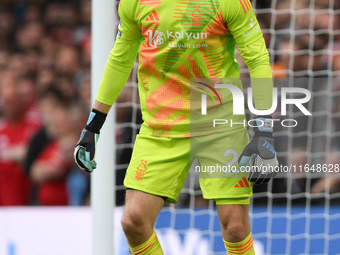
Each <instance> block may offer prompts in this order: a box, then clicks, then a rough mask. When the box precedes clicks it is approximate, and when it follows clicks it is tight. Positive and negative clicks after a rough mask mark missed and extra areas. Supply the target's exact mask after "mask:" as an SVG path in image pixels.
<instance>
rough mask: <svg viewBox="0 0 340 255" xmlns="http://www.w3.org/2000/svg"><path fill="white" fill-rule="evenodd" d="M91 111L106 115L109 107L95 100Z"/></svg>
mask: <svg viewBox="0 0 340 255" xmlns="http://www.w3.org/2000/svg"><path fill="white" fill-rule="evenodd" d="M93 109H96V110H97V111H99V112H102V113H105V114H107V113H108V112H109V111H110V109H111V105H107V104H103V103H101V102H99V101H98V100H97V99H96V100H95V102H94V104H93Z"/></svg>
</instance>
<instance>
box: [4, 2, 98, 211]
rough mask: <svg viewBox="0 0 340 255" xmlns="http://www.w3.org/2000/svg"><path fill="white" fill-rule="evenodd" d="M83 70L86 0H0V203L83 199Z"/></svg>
mask: <svg viewBox="0 0 340 255" xmlns="http://www.w3.org/2000/svg"><path fill="white" fill-rule="evenodd" d="M90 68H91V2H90V1H88V0H85V1H45V0H27V1H12V0H1V1H0V206H1V205H81V204H86V203H87V201H86V199H87V198H88V193H89V192H88V190H89V178H88V176H87V175H85V174H84V173H82V172H81V171H79V169H76V167H75V165H74V163H73V148H74V145H75V144H76V142H77V140H78V138H79V134H80V132H81V130H82V128H83V126H84V124H85V123H86V120H87V117H88V112H89V110H90V100H91V97H90V96H91V76H90Z"/></svg>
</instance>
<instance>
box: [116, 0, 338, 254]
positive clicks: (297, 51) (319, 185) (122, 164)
mask: <svg viewBox="0 0 340 255" xmlns="http://www.w3.org/2000/svg"><path fill="white" fill-rule="evenodd" d="M252 5H253V8H254V11H255V12H256V15H257V18H258V20H259V23H260V26H261V28H262V31H263V34H264V38H265V40H266V44H267V48H268V50H269V53H270V56H271V64H272V69H273V74H274V84H275V86H276V87H277V88H278V91H279V95H280V92H281V88H283V87H288V88H297V87H299V88H304V89H306V90H308V91H310V93H311V99H310V100H309V101H308V102H307V103H306V104H304V105H303V106H304V107H305V108H306V109H307V110H308V111H309V112H311V114H312V115H311V116H306V115H305V114H303V112H302V111H301V110H300V109H299V108H298V107H295V106H293V105H288V106H287V113H286V115H285V116H282V107H281V105H280V104H279V106H278V110H277V112H276V113H275V114H274V117H275V118H277V119H280V121H279V122H278V123H279V125H276V126H275V128H274V131H275V132H274V133H275V147H276V150H277V152H278V159H279V163H280V165H282V166H283V168H282V172H284V173H282V174H280V175H279V177H278V178H276V179H275V180H274V181H271V182H269V184H267V185H259V186H254V189H253V192H254V194H253V197H252V199H251V204H250V210H249V215H250V222H251V228H252V233H253V238H254V240H255V250H256V252H257V254H338V253H340V231H339V229H340V210H339V209H340V207H339V205H340V176H339V171H340V170H339V164H340V3H339V1H336V0H299V1H298V0H272V1H269V0H261V1H260V0H253V1H252ZM237 59H238V62H239V65H240V70H241V75H242V77H243V78H247V77H249V74H248V69H247V67H246V66H245V64H244V62H243V61H242V58H241V57H240V56H239V55H238V57H237ZM137 67H138V62H137V61H136V64H135V66H134V68H133V72H132V74H131V76H130V79H129V81H128V84H127V85H126V87H125V88H124V90H123V92H122V94H121V95H120V97H119V98H118V101H117V104H116V106H117V125H116V127H117V176H116V201H117V205H118V206H120V205H123V204H124V192H125V191H124V187H123V185H122V181H123V179H124V176H125V171H126V168H127V166H128V163H129V159H130V156H131V152H132V148H133V144H134V140H135V136H136V134H137V133H138V130H139V128H140V124H141V113H140V107H139V102H138V100H139V99H138V91H137ZM280 98H281V99H282V94H281V96H279V100H278V102H280ZM251 116H252V115H251V114H250V113H248V117H251ZM285 119H289V120H295V121H296V123H298V125H297V126H296V127H285V125H282V124H280V123H282V121H284V120H285ZM293 123H295V122H293ZM286 125H288V124H287V123H286ZM250 136H252V133H251V130H250ZM156 230H157V233H158V236H159V239H160V242H161V243H162V246H163V250H164V252H165V254H167V255H175V254H176V255H177V254H186V255H189V254H199V255H203V254H226V251H225V249H224V246H223V242H222V236H221V233H220V225H219V220H218V217H217V213H216V207H215V205H214V203H213V202H212V201H206V200H204V199H203V198H202V193H201V191H200V189H199V184H198V176H197V174H195V172H194V171H190V173H189V175H188V178H187V181H186V183H185V185H184V188H183V190H182V192H181V195H180V198H179V201H178V203H177V204H176V205H172V204H166V206H165V207H164V208H163V210H162V211H161V213H160V215H159V217H158V219H157V222H156ZM117 245H119V247H120V248H119V249H120V251H119V254H125V253H126V254H128V249H127V245H126V243H125V242H124V241H123V240H122V241H121V242H120V243H119V244H117Z"/></svg>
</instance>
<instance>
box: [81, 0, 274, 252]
mask: <svg viewBox="0 0 340 255" xmlns="http://www.w3.org/2000/svg"><path fill="white" fill-rule="evenodd" d="M119 16H120V19H121V23H120V25H119V28H118V30H119V31H118V34H117V38H116V42H115V45H114V48H113V49H112V51H111V53H110V56H109V59H108V61H107V64H106V67H105V70H104V74H103V76H102V80H101V83H100V86H99V90H98V93H97V96H96V101H95V103H94V106H93V110H92V112H91V114H90V117H89V120H88V122H87V125H86V127H85V129H84V130H83V132H82V134H81V137H80V140H79V142H78V144H77V145H76V148H75V153H74V156H75V160H76V162H77V164H78V165H79V167H80V168H81V169H82V170H84V171H86V172H92V171H93V169H95V167H96V162H95V160H94V159H95V153H96V142H97V139H98V137H99V131H100V129H101V127H102V125H103V124H104V121H105V117H106V115H107V113H108V112H109V110H110V107H111V106H112V104H113V103H114V102H115V100H116V99H117V97H118V95H119V93H120V92H121V90H122V88H123V86H124V85H125V83H126V81H127V79H128V77H129V74H130V72H131V69H132V66H133V64H134V60H135V58H136V56H137V54H138V57H139V68H138V81H139V83H138V86H139V87H138V90H139V96H140V104H141V110H142V115H143V121H144V122H143V124H142V127H141V130H140V134H139V135H138V136H137V138H136V142H135V146H134V150H133V154H132V158H131V161H130V164H129V167H128V169H127V173H126V177H125V180H124V185H125V186H126V188H127V191H126V204H125V211H124V214H123V216H122V220H121V222H122V227H123V230H124V233H125V235H126V238H127V241H128V244H129V247H130V253H131V254H152V255H158V254H163V251H162V248H161V245H160V243H159V241H158V238H157V235H156V232H155V231H154V223H155V220H156V217H157V215H158V213H159V212H160V210H161V208H162V206H163V205H164V202H165V201H168V202H172V203H176V202H177V198H178V195H179V193H180V191H181V189H182V187H183V184H184V182H185V179H186V177H187V174H188V171H189V168H190V165H191V163H192V161H193V158H192V155H195V157H197V158H198V160H199V163H200V165H202V166H204V165H209V164H211V163H213V162H215V161H216V162H218V163H219V164H221V165H225V164H226V163H228V162H226V159H227V158H226V157H225V156H224V153H225V152H226V151H228V152H231V154H232V155H233V156H234V158H236V160H235V161H234V163H233V164H234V165H237V166H238V164H237V162H236V161H237V158H238V162H239V165H246V164H247V163H248V161H249V160H250V159H251V157H252V156H253V155H255V154H257V155H259V157H260V158H262V160H263V161H264V162H265V164H267V165H268V164H269V165H270V164H273V162H274V163H275V162H276V153H275V151H274V150H273V138H272V128H271V127H270V124H271V120H270V116H259V117H258V118H257V120H258V123H260V125H258V126H259V127H258V128H256V130H255V137H254V138H253V140H252V141H251V142H249V138H248V133H247V129H246V127H242V126H234V127H233V128H230V129H228V130H224V131H223V130H220V131H219V132H213V133H212V134H205V135H202V133H201V134H197V133H195V132H190V131H191V130H190V120H191V115H190V78H211V79H222V78H239V77H240V72H239V68H238V64H237V61H236V59H235V54H234V51H235V45H236V44H237V46H238V50H239V52H240V54H241V55H242V57H243V59H244V61H245V63H246V64H247V66H248V68H249V72H250V76H251V78H252V79H253V78H268V79H269V80H271V68H270V64H269V54H268V52H267V49H266V47H265V42H264V39H263V35H262V32H261V29H260V27H259V24H258V22H257V19H256V17H255V15H254V12H253V10H252V6H251V4H250V2H249V0H207V1H204V2H201V1H198V0H197V1H179V0H173V1H161V0H153V1H151V0H139V1H137V0H121V1H120V4H119ZM252 86H253V95H254V101H255V107H256V109H259V110H266V109H269V108H270V107H271V104H272V82H263V83H257V82H254V83H253V84H252ZM229 97H230V93H229ZM229 97H228V96H222V97H221V98H219V99H220V102H221V105H223V107H224V108H225V107H226V108H227V109H229V110H227V111H226V114H227V116H229V117H230V118H232V117H233V116H232V112H231V111H230V109H232V102H231V100H230V98H229ZM234 117H235V116H234ZM238 118H240V116H239V117H238ZM241 118H244V116H243V115H241ZM267 124H269V125H267ZM267 126H268V127H267ZM264 141H265V142H266V144H267V145H268V144H269V146H265V147H263V144H264ZM196 144H197V146H195V145H196ZM198 147H205V148H206V149H208V151H212V152H213V155H202V153H200V151H199V150H197V149H196V151H195V152H194V151H193V150H195V148H198ZM190 148H192V150H190ZM268 148H270V150H269V149H268ZM99 153H100V152H99ZM229 163H230V162H229ZM247 177H248V179H247ZM270 178H271V175H270V174H268V175H266V174H262V173H259V172H253V173H251V174H250V175H249V176H246V175H244V176H240V178H200V186H201V189H202V193H203V197H204V198H205V199H211V200H214V201H215V202H216V205H217V212H218V215H219V218H220V223H221V227H222V236H223V240H224V243H225V247H226V249H227V251H228V253H230V254H255V252H254V248H253V239H252V237H251V231H250V225H249V221H248V204H249V200H250V197H251V195H252V185H251V184H252V182H255V183H262V182H267V181H268V180H269V179H270Z"/></svg>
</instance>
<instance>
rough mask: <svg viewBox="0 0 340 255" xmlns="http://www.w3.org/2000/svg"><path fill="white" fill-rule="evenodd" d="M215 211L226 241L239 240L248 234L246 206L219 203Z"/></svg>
mask: <svg viewBox="0 0 340 255" xmlns="http://www.w3.org/2000/svg"><path fill="white" fill-rule="evenodd" d="M217 211H218V214H219V218H220V222H221V227H222V235H223V238H224V240H226V241H228V242H240V241H243V240H244V239H245V238H246V237H247V236H248V235H249V233H250V225H249V220H248V206H246V205H219V206H218V207H217Z"/></svg>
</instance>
